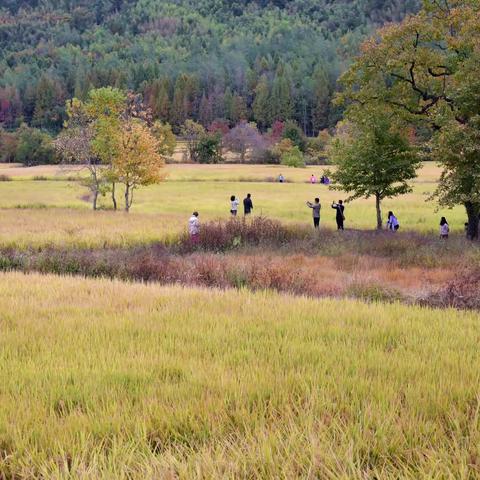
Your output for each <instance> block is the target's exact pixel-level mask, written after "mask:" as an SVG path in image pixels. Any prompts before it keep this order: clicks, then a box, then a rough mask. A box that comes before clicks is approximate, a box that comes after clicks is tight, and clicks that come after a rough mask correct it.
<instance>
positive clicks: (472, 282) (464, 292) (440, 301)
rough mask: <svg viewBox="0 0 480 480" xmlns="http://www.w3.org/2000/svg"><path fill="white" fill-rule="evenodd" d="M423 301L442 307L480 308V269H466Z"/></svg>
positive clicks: (426, 303)
mask: <svg viewBox="0 0 480 480" xmlns="http://www.w3.org/2000/svg"><path fill="white" fill-rule="evenodd" d="M421 303H423V304H425V305H428V306H432V307H441V308H447V307H451V308H459V309H468V310H478V309H480V271H478V269H477V268H475V269H466V270H464V271H463V272H461V273H460V274H458V275H457V276H456V277H455V279H454V280H452V281H451V282H449V283H448V284H447V285H446V286H445V287H443V288H441V289H440V290H439V291H437V292H435V293H433V294H431V295H430V296H428V297H427V298H426V299H424V300H423V301H422V302H421Z"/></svg>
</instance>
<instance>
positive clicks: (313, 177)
mask: <svg viewBox="0 0 480 480" xmlns="http://www.w3.org/2000/svg"><path fill="white" fill-rule="evenodd" d="M310 183H311V184H312V185H315V184H316V183H317V177H316V176H315V175H314V174H313V173H312V176H311V177H310Z"/></svg>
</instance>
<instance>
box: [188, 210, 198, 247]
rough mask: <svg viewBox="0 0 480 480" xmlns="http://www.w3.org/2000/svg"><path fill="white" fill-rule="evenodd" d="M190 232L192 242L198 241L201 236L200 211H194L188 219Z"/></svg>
mask: <svg viewBox="0 0 480 480" xmlns="http://www.w3.org/2000/svg"><path fill="white" fill-rule="evenodd" d="M188 233H189V234H190V239H191V241H192V243H198V240H199V238H200V220H199V219H198V212H193V213H192V216H191V217H190V219H189V220H188Z"/></svg>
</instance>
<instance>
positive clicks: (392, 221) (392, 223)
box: [387, 212, 400, 232]
mask: <svg viewBox="0 0 480 480" xmlns="http://www.w3.org/2000/svg"><path fill="white" fill-rule="evenodd" d="M399 228H400V223H399V222H398V219H397V217H396V216H395V215H394V214H393V212H388V219H387V230H391V231H392V232H396V231H397V230H398V229H399Z"/></svg>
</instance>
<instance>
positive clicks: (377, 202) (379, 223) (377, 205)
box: [375, 193, 383, 230]
mask: <svg viewBox="0 0 480 480" xmlns="http://www.w3.org/2000/svg"><path fill="white" fill-rule="evenodd" d="M380 202H381V198H380V195H379V194H378V193H376V194H375V208H376V209H377V230H381V229H382V228H383V221H382V209H381V207H380Z"/></svg>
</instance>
